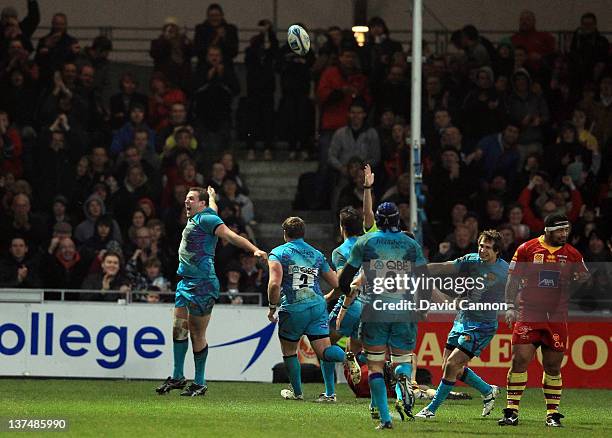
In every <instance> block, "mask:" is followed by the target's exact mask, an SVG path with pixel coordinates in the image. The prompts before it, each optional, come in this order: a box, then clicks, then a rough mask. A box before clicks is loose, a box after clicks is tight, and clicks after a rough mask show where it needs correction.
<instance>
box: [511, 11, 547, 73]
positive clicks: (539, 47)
mask: <svg viewBox="0 0 612 438" xmlns="http://www.w3.org/2000/svg"><path fill="white" fill-rule="evenodd" d="M512 44H513V45H514V47H518V46H522V47H525V49H526V50H527V56H528V61H527V63H528V65H529V67H530V68H532V69H534V70H535V71H538V70H539V69H540V67H541V66H542V64H543V62H544V60H543V58H544V57H546V56H547V55H551V54H552V53H554V51H555V50H556V42H555V37H554V36H552V35H551V34H550V33H549V32H539V31H537V30H536V17H535V14H534V13H533V12H532V11H528V10H524V11H522V12H521V14H520V16H519V31H518V32H517V33H515V34H514V35H512Z"/></svg>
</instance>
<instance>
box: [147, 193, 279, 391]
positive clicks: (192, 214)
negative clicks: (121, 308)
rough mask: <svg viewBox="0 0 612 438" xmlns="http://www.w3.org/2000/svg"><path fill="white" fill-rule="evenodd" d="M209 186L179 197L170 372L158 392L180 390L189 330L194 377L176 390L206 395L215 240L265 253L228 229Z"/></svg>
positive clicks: (217, 287)
mask: <svg viewBox="0 0 612 438" xmlns="http://www.w3.org/2000/svg"><path fill="white" fill-rule="evenodd" d="M209 205H210V206H213V205H214V190H213V189H211V188H210V187H209V188H208V191H207V190H205V189H203V188H201V187H192V188H190V189H189V192H188V193H187V196H186V197H185V213H186V214H187V224H186V225H185V229H184V230H183V236H182V238H181V244H180V246H179V267H178V271H177V273H178V275H179V276H181V277H182V279H181V281H179V283H178V285H177V288H176V298H175V304H174V324H173V332H172V339H173V351H174V371H173V373H172V376H170V377H168V378H167V379H166V381H165V382H164V383H163V384H162V385H161V386H159V387H158V388H157V389H156V391H157V393H158V394H166V393H168V392H170V391H171V390H173V389H182V388H184V387H185V385H186V381H185V376H184V371H183V368H184V364H185V355H186V354H187V347H188V345H187V341H188V337H189V335H190V334H191V343H192V349H193V359H194V363H195V379H194V381H193V383H192V384H191V385H189V387H187V388H186V389H185V391H183V392H182V393H181V395H182V396H188V397H194V396H201V395H204V394H206V390H207V389H208V388H207V386H206V380H205V378H204V369H205V366H206V358H207V356H208V344H207V342H206V328H207V327H208V323H209V321H210V315H211V312H212V309H213V306H214V304H215V300H216V299H218V298H219V290H220V285H219V280H218V279H217V276H216V274H215V265H214V259H215V248H216V246H217V239H218V238H219V237H220V238H222V239H227V240H228V241H229V242H230V243H232V244H233V245H236V246H238V247H239V248H242V249H244V250H245V251H249V252H251V253H253V254H254V255H255V256H257V257H262V258H264V259H265V258H267V254H266V253H265V252H264V251H261V250H260V249H259V248H257V247H256V246H255V245H253V244H252V243H251V242H249V241H248V240H247V239H245V238H244V237H242V236H239V235H238V234H236V233H234V232H233V231H232V230H230V229H229V228H228V227H227V225H225V224H224V223H223V220H221V218H220V217H219V216H217V213H216V211H215V210H214V209H212V208H210V207H209Z"/></svg>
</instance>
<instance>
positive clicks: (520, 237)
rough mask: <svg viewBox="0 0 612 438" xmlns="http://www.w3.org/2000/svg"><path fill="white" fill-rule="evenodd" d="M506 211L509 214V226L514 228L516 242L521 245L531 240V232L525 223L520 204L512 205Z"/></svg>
mask: <svg viewBox="0 0 612 438" xmlns="http://www.w3.org/2000/svg"><path fill="white" fill-rule="evenodd" d="M506 211H507V212H508V225H510V227H512V231H513V237H514V239H515V240H516V242H518V243H519V244H521V243H523V242H525V241H527V240H529V236H530V235H531V232H530V230H529V227H528V226H527V225H525V224H524V223H523V207H522V206H521V205H520V204H511V205H509V206H508V208H507V209H506Z"/></svg>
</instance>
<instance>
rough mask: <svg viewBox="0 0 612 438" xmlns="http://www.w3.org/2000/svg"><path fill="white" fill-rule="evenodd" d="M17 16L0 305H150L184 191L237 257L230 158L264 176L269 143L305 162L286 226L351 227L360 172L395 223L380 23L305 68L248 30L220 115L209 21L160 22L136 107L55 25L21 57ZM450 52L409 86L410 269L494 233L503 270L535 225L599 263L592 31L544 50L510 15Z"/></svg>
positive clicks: (25, 34)
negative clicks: (23, 299)
mask: <svg viewBox="0 0 612 438" xmlns="http://www.w3.org/2000/svg"><path fill="white" fill-rule="evenodd" d="M27 5H28V13H27V16H26V17H24V18H21V17H18V14H17V11H16V10H15V8H13V7H10V6H9V7H5V8H4V9H3V10H2V12H1V18H0V134H1V136H0V200H1V204H0V215H1V219H0V246H1V253H2V254H1V255H2V262H1V264H0V287H10V288H37V287H44V288H48V289H83V290H102V291H125V290H131V291H133V292H138V291H142V293H137V294H136V295H135V299H139V300H143V301H144V300H146V301H151V302H155V301H158V300H159V299H160V296H159V295H158V294H156V293H155V291H170V290H173V287H174V285H175V284H176V280H177V279H176V275H175V272H176V267H177V263H178V260H177V248H178V244H179V241H180V238H181V232H182V229H183V227H184V225H185V221H186V216H185V212H184V199H185V195H186V191H187V189H188V188H189V187H191V186H211V187H213V188H214V189H215V190H216V192H217V195H218V199H217V202H218V209H219V215H220V216H221V217H222V218H223V220H224V221H225V223H226V224H227V225H228V226H229V227H230V228H231V229H233V230H234V231H236V232H238V233H240V234H242V235H244V236H245V237H247V238H249V239H251V240H254V239H255V235H254V233H253V231H252V228H251V225H253V223H254V220H255V218H256V211H255V208H254V205H253V202H252V201H251V200H250V199H249V197H248V188H247V186H246V185H245V183H244V181H243V179H242V178H241V176H240V171H239V165H238V163H237V162H236V159H235V156H234V153H233V152H232V151H235V150H236V146H237V145H238V144H239V143H245V144H246V147H247V151H248V152H247V156H246V158H247V159H248V160H253V159H255V158H256V156H257V152H256V147H255V146H256V142H258V141H261V142H263V143H264V145H265V148H264V149H265V150H264V151H263V158H264V159H265V160H272V159H274V144H275V142H277V141H279V140H281V141H284V142H287V143H288V147H289V151H290V152H289V159H290V160H308V159H318V160H319V163H320V166H319V171H318V172H317V173H316V175H313V177H312V178H311V179H308V178H301V179H300V186H299V187H298V194H297V197H296V203H295V205H294V207H295V208H296V209H299V210H302V209H331V210H332V212H333V213H334V214H335V213H336V212H337V211H339V210H340V209H341V208H342V207H344V206H347V205H352V206H354V207H356V208H361V206H362V200H363V181H364V175H363V167H364V165H365V164H366V163H368V164H370V165H371V166H372V168H373V169H374V172H375V174H376V180H375V181H376V182H375V187H374V197H375V200H376V202H375V205H374V206H376V204H377V203H378V202H382V201H393V202H395V203H396V204H397V205H398V206H399V209H400V212H401V216H402V219H404V220H405V222H407V219H408V217H409V197H410V180H409V174H408V172H409V169H410V166H411V156H410V155H411V154H410V149H409V145H408V143H407V140H406V138H407V137H409V132H410V127H409V125H408V123H407V121H408V120H409V112H410V94H411V90H410V68H409V64H408V63H407V53H408V52H409V51H408V50H407V47H402V44H400V43H399V42H397V41H395V40H394V39H393V38H392V36H391V35H390V34H389V31H388V29H387V26H386V24H385V22H384V20H382V19H381V18H379V17H374V18H372V19H371V20H370V22H369V29H370V30H369V32H368V35H367V38H366V43H365V45H364V46H362V47H360V46H358V45H357V43H356V41H355V39H354V36H353V34H352V33H351V32H350V31H348V30H343V29H341V28H340V27H331V28H329V30H328V31H327V33H326V37H327V41H326V42H325V43H324V44H323V45H321V47H319V48H318V50H317V52H316V53H315V52H314V51H313V50H311V51H310V52H309V53H308V54H307V55H306V56H305V57H300V56H298V55H296V54H294V53H293V52H292V51H291V50H290V49H289V47H288V46H287V44H285V43H284V42H281V41H279V40H278V39H277V36H276V30H275V29H274V28H273V26H272V23H271V22H270V21H269V20H265V19H263V20H260V21H259V22H258V23H257V25H258V26H259V29H260V32H259V33H258V34H256V35H255V36H253V38H252V39H251V40H250V43H249V45H248V47H247V48H246V51H245V54H244V55H245V56H244V64H245V70H246V93H243V94H244V95H245V97H243V98H240V99H239V98H238V96H239V94H240V86H239V80H238V74H237V68H236V66H235V60H236V57H237V55H238V51H239V39H238V29H237V27H236V26H234V25H232V24H230V23H229V22H228V21H226V20H225V17H224V14H223V9H222V7H221V6H220V5H218V4H211V5H209V6H208V9H207V11H206V19H205V20H204V21H203V22H202V23H201V24H199V25H198V26H197V27H196V29H195V34H194V35H193V38H190V37H189V35H187V34H185V33H184V31H183V30H182V28H181V26H180V23H179V22H178V21H177V19H176V18H174V17H168V18H167V19H166V21H165V22H164V24H163V27H162V29H161V33H160V35H159V37H158V38H156V39H155V40H153V41H151V46H150V56H151V58H152V59H153V65H154V67H153V73H152V74H151V76H150V80H149V83H148V94H141V93H140V92H138V91H137V90H138V86H139V84H138V83H137V79H136V75H135V74H134V73H133V72H131V71H129V70H126V71H125V72H123V74H122V75H121V78H120V80H119V83H118V84H115V83H111V81H110V79H109V78H110V69H111V62H110V61H109V59H108V58H109V54H110V52H111V51H112V48H113V47H112V42H111V41H110V40H109V39H107V38H106V37H104V36H98V37H96V38H95V39H94V40H93V41H92V44H91V45H90V46H87V47H81V46H80V44H79V41H78V40H77V39H76V38H75V37H74V36H72V35H71V34H70V29H69V26H68V17H67V16H66V15H65V14H63V13H56V14H54V15H53V18H52V21H51V30H50V31H49V33H48V34H47V35H45V36H43V37H41V38H40V39H39V40H38V42H37V44H36V45H34V43H35V42H34V41H33V40H32V35H33V33H34V32H35V30H36V28H37V27H38V25H39V21H40V14H39V5H38V2H37V1H36V0H29V1H28V2H27ZM451 42H452V47H450V48H449V53H439V54H431V55H429V56H428V58H427V60H426V62H425V63H424V66H423V99H422V116H423V117H422V118H423V124H422V131H423V133H424V138H425V141H424V143H423V151H422V153H423V155H422V161H423V175H424V186H423V191H424V194H425V197H426V202H425V205H424V207H425V210H426V213H427V217H428V221H427V223H426V224H425V228H424V236H425V239H424V240H425V241H424V247H425V249H426V251H427V254H426V255H427V256H428V257H429V258H430V259H431V260H432V261H445V260H451V259H453V258H456V257H459V256H461V255H464V254H466V253H468V252H473V251H474V250H475V248H476V246H475V243H476V238H477V236H478V233H479V231H482V230H483V229H487V228H496V229H498V230H499V231H500V232H501V233H502V235H503V237H504V248H503V254H504V258H506V259H509V258H510V257H511V256H512V254H513V252H514V250H515V249H516V247H517V246H518V245H519V244H520V243H521V242H523V241H525V240H527V239H529V238H530V237H533V236H537V235H539V234H540V233H541V232H542V230H543V217H544V216H545V215H546V214H549V213H552V212H564V213H566V214H568V216H569V217H570V219H571V221H572V222H573V224H574V226H573V232H572V238H571V243H572V244H573V245H575V246H576V247H577V248H579V249H580V250H581V251H582V253H583V254H584V255H585V260H586V261H587V262H603V261H610V258H611V256H610V251H611V250H612V244H611V241H610V232H611V229H610V223H611V221H612V173H611V169H610V168H611V165H612V160H611V154H612V56H611V55H610V47H609V43H608V40H607V39H606V38H605V37H604V36H603V35H602V34H600V33H599V31H598V30H597V20H596V17H595V16H594V15H593V14H590V13H586V14H584V15H583V16H582V17H581V18H580V25H579V27H578V29H577V30H576V31H575V32H574V34H573V36H572V38H571V44H570V45H569V46H568V47H563V48H559V47H558V46H557V43H556V41H555V38H554V37H553V35H551V34H550V33H548V32H542V31H538V30H537V29H536V20H535V16H534V14H533V13H531V12H530V11H523V12H521V13H520V17H519V29H518V30H517V32H516V33H515V34H513V35H511V36H509V37H508V38H503V39H501V40H500V42H499V43H498V44H493V43H492V42H491V41H489V40H488V39H486V38H484V37H483V36H481V35H480V34H479V32H478V30H477V29H476V28H475V27H474V26H471V25H467V26H465V27H463V28H462V29H460V30H458V31H456V32H454V33H453V35H452V39H451ZM193 61H195V63H194V62H193ZM277 75H278V76H279V77H280V81H279V82H278V83H279V84H280V89H277V87H276V84H277V80H276V78H277ZM117 85H118V87H117ZM313 85H314V87H313ZM117 88H118V89H117ZM311 89H313V90H314V93H313V92H312V91H311ZM276 94H280V103H279V106H278V108H275V96H276ZM236 101H238V105H237V110H236V111H234V108H235V107H236V105H235V102H236ZM316 107H318V111H315V108H316ZM316 114H318V115H319V116H320V118H319V120H318V121H317V122H318V123H315V117H316V116H315V115H316ZM347 120H348V122H347ZM315 126H318V132H317V133H316V135H315ZM296 168H298V167H297V165H296ZM248 182H249V184H251V185H256V184H257V181H256V180H252V181H248ZM304 191H308V192H310V193H312V191H316V193H317V194H318V196H316V197H312V196H301V195H302V194H303V193H300V192H304ZM326 194H329V196H326ZM313 198H314V199H313ZM298 200H301V201H300V202H298ZM333 218H334V215H332V214H330V221H333V220H334V219H333ZM280 219H282V218H279V220H280ZM216 269H217V274H218V276H219V279H220V280H221V284H222V288H223V289H224V290H231V291H236V290H240V291H241V292H260V293H262V295H265V284H266V281H265V276H266V273H265V272H264V270H263V269H262V268H261V267H259V266H258V265H257V264H256V262H255V258H254V257H253V256H251V255H249V254H244V253H240V252H239V251H238V250H237V249H236V248H235V247H233V246H232V245H229V244H228V242H224V241H220V243H219V247H218V248H217V251H216ZM603 277H604V280H602V281H603V283H602V284H601V285H600V286H599V288H600V290H601V293H602V294H605V295H606V297H607V298H609V290H610V288H609V286H610V285H609V284H605V281H609V278H610V275H604V276H603ZM606 279H607V280H606ZM147 292H148V293H147ZM78 298H79V299H93V300H96V299H98V300H99V299H103V300H116V299H117V295H116V294H113V293H104V294H90V293H88V292H84V293H83V294H81V295H80V296H78ZM234 302H236V303H239V302H240V300H239V299H235V301H234Z"/></svg>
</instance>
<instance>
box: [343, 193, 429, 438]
mask: <svg viewBox="0 0 612 438" xmlns="http://www.w3.org/2000/svg"><path fill="white" fill-rule="evenodd" d="M375 217H376V225H377V227H378V231H374V232H370V233H367V234H365V235H363V236H361V237H360V238H359V239H358V240H357V242H356V243H355V245H354V246H353V249H352V250H351V255H350V257H349V260H348V262H347V264H346V265H345V267H344V270H343V271H342V274H341V275H340V288H341V289H342V292H343V293H344V294H345V295H347V297H346V298H345V300H344V305H345V306H348V305H350V300H351V299H353V298H354V294H352V290H351V282H352V281H353V278H354V276H355V274H356V273H357V271H358V270H359V268H361V267H362V266H363V268H364V272H365V275H366V281H367V285H366V292H365V297H364V300H365V304H364V313H362V321H361V326H360V334H361V340H362V342H363V347H364V349H365V351H366V356H367V360H368V370H369V375H368V383H369V384H370V393H371V396H372V405H371V406H373V407H374V408H376V409H378V412H379V415H380V421H381V422H380V424H379V425H378V426H377V429H392V428H393V426H392V422H391V414H390V413H389V407H388V405H387V387H386V384H385V380H384V376H383V372H384V370H383V368H384V365H385V356H386V351H387V347H389V349H390V351H391V362H393V363H395V364H397V367H396V368H395V373H396V375H397V377H398V381H399V382H400V386H399V388H400V392H401V394H398V400H397V402H396V409H397V410H398V412H399V413H400V416H401V417H402V419H404V418H410V417H412V412H411V410H412V406H413V404H414V396H413V394H412V391H411V389H410V377H411V375H412V366H413V360H414V355H413V354H412V352H413V350H414V347H415V344H416V337H417V324H416V322H415V321H416V319H415V318H416V312H414V313H415V314H414V315H409V313H413V312H406V311H405V310H400V311H394V310H393V309H392V308H391V307H389V305H391V306H395V305H396V304H399V303H401V302H402V301H403V300H405V299H407V298H409V297H408V295H407V293H408V292H406V291H402V290H390V291H384V292H382V293H381V292H379V291H375V290H374V289H373V286H375V285H376V283H377V282H378V281H380V280H387V279H388V278H386V277H389V276H390V277H391V278H395V276H396V275H401V273H404V272H412V273H414V274H417V275H418V273H419V272H423V273H425V272H426V267H425V265H426V261H425V258H424V256H423V250H422V249H421V247H420V245H419V244H418V243H417V242H416V241H415V240H414V239H412V238H410V237H408V236H407V235H406V234H404V233H402V232H401V231H400V229H399V219H400V218H399V211H398V209H397V207H396V206H395V204H393V203H391V202H384V203H382V204H381V205H380V206H379V207H378V209H377V210H376V215H375ZM398 266H399V268H398ZM379 268H380V270H379ZM413 292H415V291H413ZM381 307H382V308H381ZM411 316H412V317H413V319H412V321H411V320H410V317H411ZM414 365H416V364H414Z"/></svg>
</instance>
